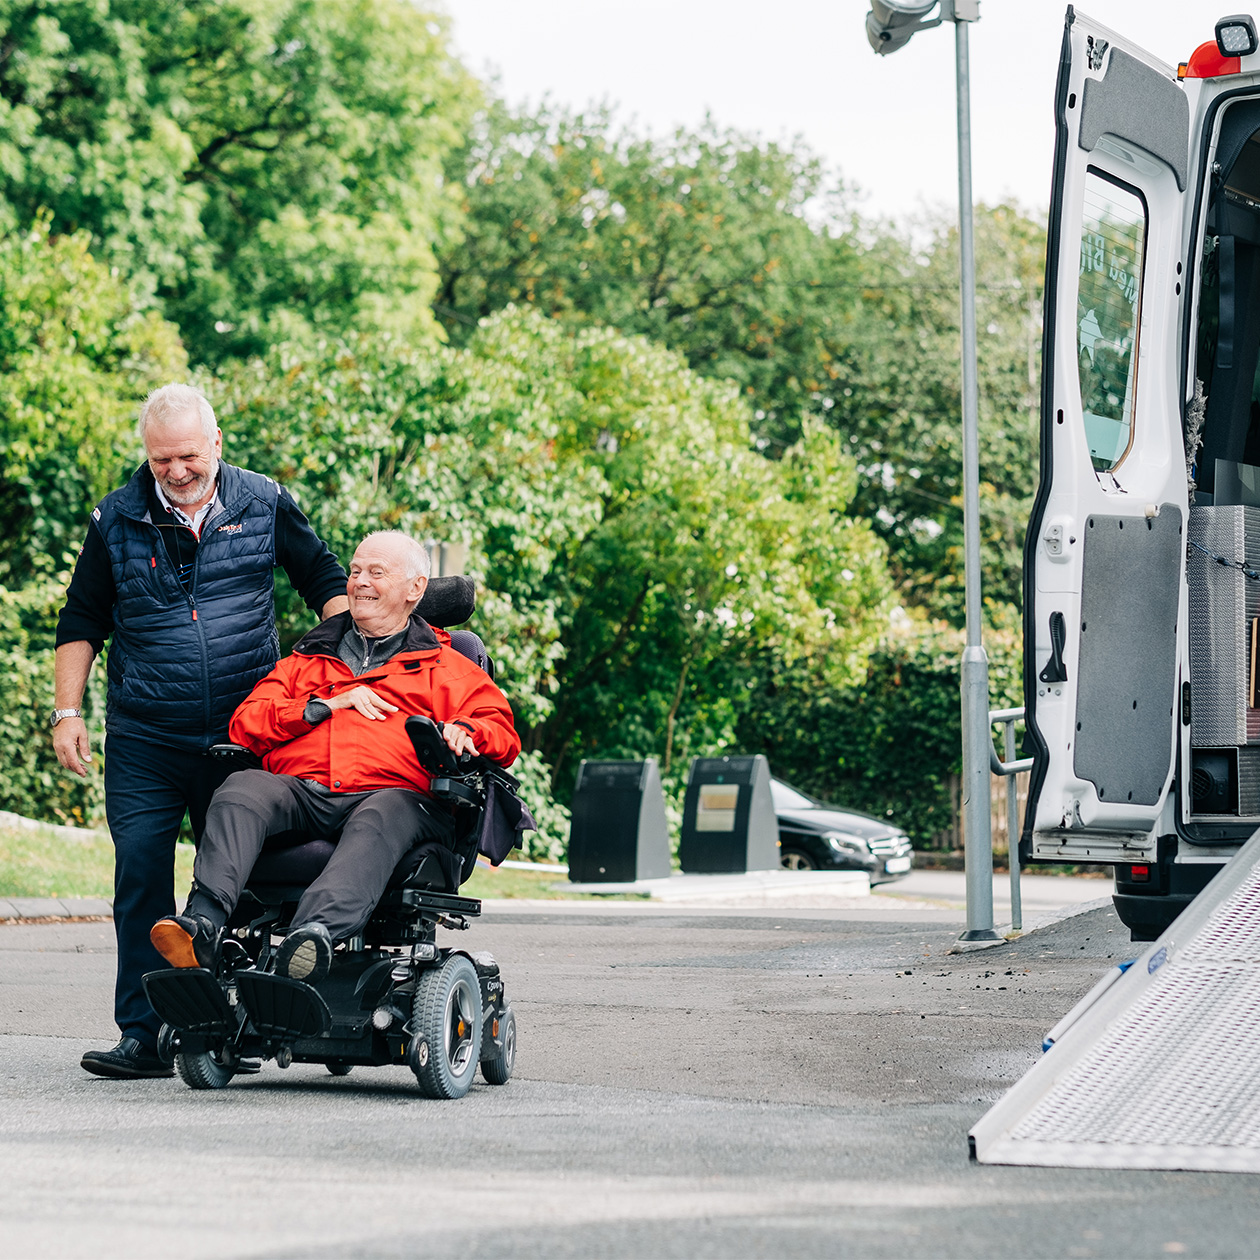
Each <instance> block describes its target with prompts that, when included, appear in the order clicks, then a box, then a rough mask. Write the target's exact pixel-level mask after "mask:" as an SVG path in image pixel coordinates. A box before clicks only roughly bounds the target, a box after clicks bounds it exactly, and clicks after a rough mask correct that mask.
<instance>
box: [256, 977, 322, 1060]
mask: <svg viewBox="0 0 1260 1260" xmlns="http://www.w3.org/2000/svg"><path fill="white" fill-rule="evenodd" d="M236 992H237V995H238V996H239V997H240V1000H241V1004H242V1005H243V1006H244V1007H245V1009H246V1011H248V1012H249V1019H250V1023H251V1024H253V1026H254V1029H255V1031H256V1032H257V1033H258V1035H259V1036H260V1037H262V1038H264V1039H265V1040H268V1041H281V1042H291V1041H297V1040H301V1039H305V1038H308V1037H322V1036H323V1035H324V1033H326V1032H327V1031H328V1030H329V1028H330V1027H331V1026H332V1015H331V1014H330V1013H329V1010H328V1003H327V1002H325V1001H324V999H323V998H322V997H320V995H319V994H318V993H317V992H316V991H315V990H314V989H313V988H311V986H310V985H309V984H304V983H303V982H302V981H301V980H290V979H288V978H287V977H285V976H274V975H271V974H270V973H268V972H265V971H254V970H248V971H238V972H237V973H236Z"/></svg>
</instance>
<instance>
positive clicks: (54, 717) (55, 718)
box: [48, 709, 83, 726]
mask: <svg viewBox="0 0 1260 1260" xmlns="http://www.w3.org/2000/svg"><path fill="white" fill-rule="evenodd" d="M82 716H83V710H82V709H54V710H53V711H52V713H51V714H50V715H49V718H48V725H49V726H56V725H57V723H58V722H60V721H61V719H62V718H68V717H82Z"/></svg>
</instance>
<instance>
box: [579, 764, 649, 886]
mask: <svg viewBox="0 0 1260 1260" xmlns="http://www.w3.org/2000/svg"><path fill="white" fill-rule="evenodd" d="M669 872H670V861H669V823H668V821H667V819H666V817H665V793H664V792H663V791H662V790H661V772H660V769H659V767H658V766H657V764H656V758H655V757H649V758H648V759H647V760H646V761H583V762H582V764H581V766H580V767H579V768H578V776H577V783H576V784H574V787H573V818H572V821H571V822H570V824H569V879H570V880H571V881H572V882H573V883H578V884H601V883H622V882H626V881H630V880H636V879H664V878H666V877H667V876H668V875H669Z"/></svg>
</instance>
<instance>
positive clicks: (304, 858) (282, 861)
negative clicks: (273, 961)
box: [248, 832, 461, 892]
mask: <svg viewBox="0 0 1260 1260" xmlns="http://www.w3.org/2000/svg"><path fill="white" fill-rule="evenodd" d="M277 840H284V841H286V843H283V844H276V843H275V842H276V841H277ZM336 848H337V846H336V845H335V844H334V843H333V842H332V841H331V840H312V839H310V838H307V837H301V836H298V835H295V834H294V833H292V832H286V833H285V834H284V836H270V837H268V839H267V843H266V845H265V846H264V848H263V851H262V853H261V854H260V855H259V857H258V861H257V862H255V863H254V869H253V870H252V871H251V872H250V876H249V883H248V886H250V887H252V886H254V885H284V886H286V887H296V886H301V887H306V885H308V884H311V883H313V882H314V881H315V879H316V878H317V877H318V876H319V875H320V874H322V872H323V870H324V867H325V866H327V865H328V860H329V858H331V857H332V855H333V853H334V852H335V851H336ZM460 867H461V864H460V860H459V856H458V855H457V854H455V853H453V852H452V851H451V850H450V849H448V848H447V847H446V846H445V845H444V844H439V843H438V842H437V841H436V840H424V841H422V842H421V843H420V844H416V845H412V847H411V848H410V849H408V850H407V852H406V853H404V854H403V855H402V858H401V859H400V860H399V862H398V865H397V866H395V867H394V872H393V874H392V875H391V876H390V877H389V887H390V888H431V889H433V890H434V891H435V892H458V891H459V884H460V873H461V872H460Z"/></svg>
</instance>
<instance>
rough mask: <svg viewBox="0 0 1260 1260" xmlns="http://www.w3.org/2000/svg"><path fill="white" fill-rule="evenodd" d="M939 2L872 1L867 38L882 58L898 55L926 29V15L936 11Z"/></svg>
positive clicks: (928, 23) (915, 0)
mask: <svg viewBox="0 0 1260 1260" xmlns="http://www.w3.org/2000/svg"><path fill="white" fill-rule="evenodd" d="M936 4H937V0H926V3H925V0H871V11H870V12H869V13H868V14H867V15H866V38H867V39H868V40H869V41H870V45H871V47H872V48H873V49H874V50H875V51H876V52H877V53H879V55H880V56H881V57H886V56H888V54H889V53H892V52H896V51H897V49H898V48H903V47H904V46H905V45H906V44H908V43H909V42H910V37H911V36H912V35H913V34H914V33H915V31H921V30H923V29H924V27H925V26H935V25H937V22H939V20H940V19H939V18H938V19H937V21H934V22H925V21H924V19H925V18H926V17H927V15H928V14H929V13H930V12H931V11H932V10H933V9H934V8H936Z"/></svg>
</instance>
